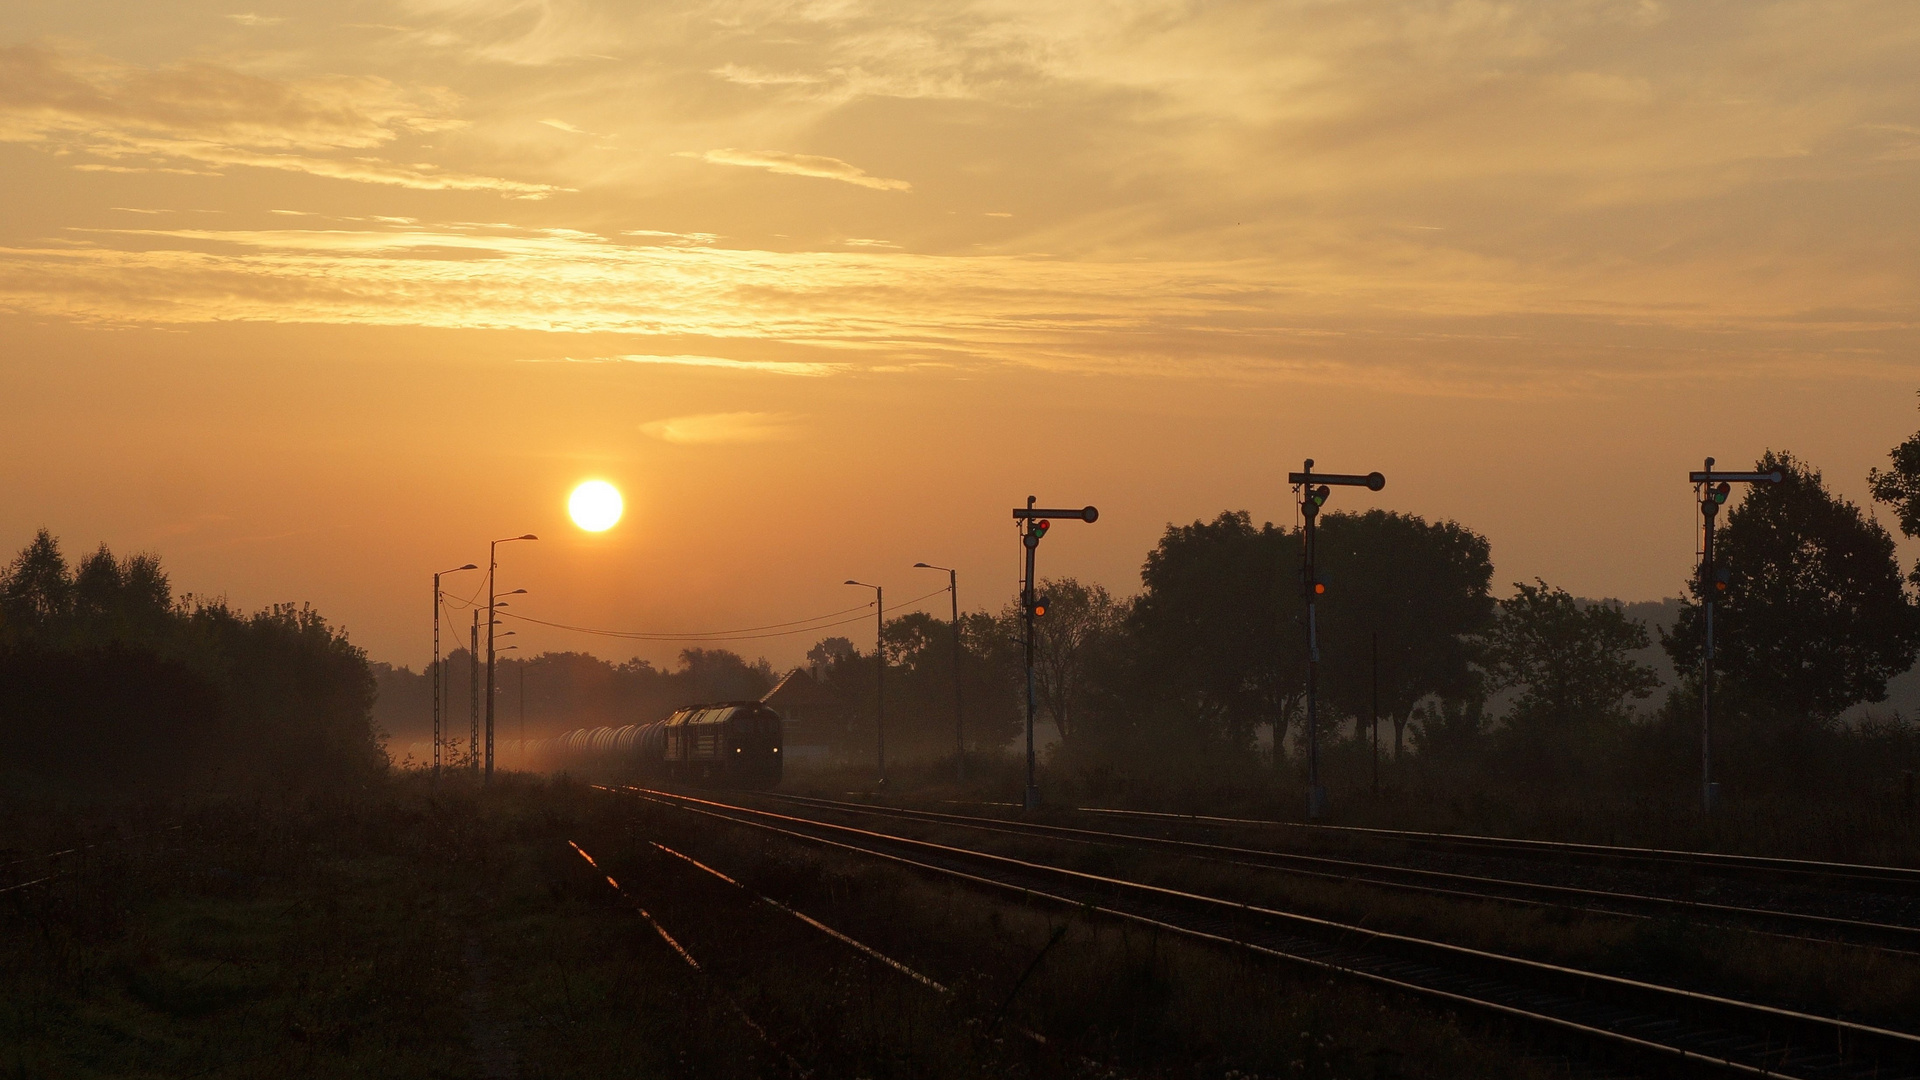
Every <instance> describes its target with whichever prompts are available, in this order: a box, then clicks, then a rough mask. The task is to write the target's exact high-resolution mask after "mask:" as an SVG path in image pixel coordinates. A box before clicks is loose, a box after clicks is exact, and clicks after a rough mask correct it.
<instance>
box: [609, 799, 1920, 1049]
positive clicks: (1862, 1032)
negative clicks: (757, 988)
mask: <svg viewBox="0 0 1920 1080" xmlns="http://www.w3.org/2000/svg"><path fill="white" fill-rule="evenodd" d="M626 790H627V791H629V792H632V793H634V794H636V795H639V796H640V797H642V798H646V799H648V800H649V801H652V802H656V803H660V804H662V805H667V806H677V807H679V808H681V809H687V810H694V811H695V812H699V813H704V814H707V815H708V816H713V817H719V818H721V819H723V820H728V821H732V822H735V823H737V824H743V825H749V826H757V827H761V828H769V829H772V830H773V831H776V832H782V833H785V834H787V835H790V836H795V837H798V838H800V839H805V840H809V841H812V842H816V843H822V844H828V845H831V846H835V847H841V848H845V849H847V850H852V851H858V852H862V853H865V854H869V855H874V856H878V857H882V858H888V859H893V860H895V861H899V862H904V863H909V864H912V865H917V866H921V867H924V868H926V869H928V870H932V871H935V872H938V873H942V874H947V875H950V876H958V877H962V878H966V879H968V880H973V881H977V882H982V883H985V884H991V885H994V886H997V887H1002V888H1009V889H1015V890H1018V891H1021V892H1025V893H1029V894H1033V895H1041V896H1045V897H1046V898H1048V899H1052V900H1057V901H1060V902H1062V903H1068V904H1073V905H1075V906H1089V902H1087V901H1084V900H1076V899H1072V898H1069V897H1064V896H1059V895H1056V894H1052V893H1048V892H1045V891H1043V890H1036V889H1033V888H1032V887H1031V886H1027V885H1021V884H1019V883H1017V882H1009V881H1005V880H997V879H994V878H991V877H984V876H983V875H978V874H969V873H966V872H964V871H959V870H956V869H954V868H952V867H942V866H939V865H937V864H931V863H925V862H923V861H921V860H913V859H907V858H904V857H902V856H898V855H893V854H889V853H887V852H882V851H875V850H874V849H873V848H872V847H870V846H867V845H871V844H873V843H876V842H877V843H881V844H897V845H902V846H905V847H908V848H912V849H918V850H921V851H925V852H931V853H934V854H935V855H936V856H944V857H957V858H960V859H963V860H971V861H978V862H986V863H989V864H992V865H994V866H997V867H999V868H1001V869H1003V870H1008V871H1014V872H1026V873H1037V874H1041V875H1051V876H1054V877H1061V878H1066V879H1068V880H1070V881H1075V882H1079V883H1082V884H1086V885H1093V886H1098V887H1102V888H1118V889H1122V890H1131V891H1134V892H1138V893H1142V894H1145V895H1147V896H1150V897H1154V898H1157V899H1161V900H1163V901H1165V900H1171V901H1178V902H1184V903H1189V904H1191V903H1198V904H1201V905H1209V906H1213V907H1219V908H1225V909H1228V910H1229V911H1231V912H1236V913H1243V914H1247V915H1255V916H1260V917H1263V918H1266V919H1270V920H1273V921H1276V922H1283V923H1292V924H1295V925H1299V926H1303V927H1306V928H1308V929H1309V932H1312V931H1318V932H1321V933H1327V932H1331V933H1333V934H1335V935H1336V936H1340V937H1357V938H1359V939H1361V940H1362V941H1365V942H1367V943H1369V944H1380V943H1384V944H1387V945H1397V946H1402V947H1408V948H1413V949H1415V950H1418V951H1423V952H1428V953H1439V954H1441V955H1445V956H1450V957H1453V958H1455V960H1456V961H1462V962H1469V963H1479V964H1484V965H1492V966H1495V967H1502V966H1504V967H1507V968H1510V969H1517V970H1518V971H1521V972H1524V973H1527V974H1529V975H1530V976H1532V977H1535V978H1538V977H1558V978H1572V979H1575V980H1578V981H1582V982H1585V983H1589V984H1593V985H1596V986H1598V987H1602V988H1612V989H1615V990H1620V991H1626V992H1630V993H1637V994H1640V995H1643V996H1648V997H1654V998H1663V999H1670V1000H1673V1001H1676V1002H1682V1003H1689V1004H1694V1005H1704V1006H1708V1007H1712V1008H1715V1009H1719V1010H1721V1011H1724V1012H1729V1013H1733V1014H1740V1015H1744V1016H1746V1017H1747V1018H1748V1019H1763V1020H1775V1021H1784V1022H1788V1023H1792V1024H1796V1025H1802V1026H1807V1027H1814V1028H1820V1029H1825V1030H1828V1031H1830V1032H1832V1033H1833V1034H1834V1036H1835V1038H1836V1040H1844V1038H1845V1037H1846V1036H1848V1035H1852V1036H1857V1037H1864V1038H1869V1039H1875V1040H1879V1041H1880V1042H1882V1043H1887V1044H1892V1045H1894V1046H1897V1047H1899V1048H1900V1049H1901V1050H1903V1051H1905V1052H1906V1053H1909V1054H1911V1053H1914V1052H1915V1051H1920V1035H1914V1034H1911V1033H1908V1032H1903V1031H1896V1030H1892V1029H1888V1028H1881V1027H1876V1026H1873V1025H1869V1024H1860V1023H1856V1022H1854V1021H1849V1020H1844V1019H1840V1018H1837V1017H1830V1016H1819V1015H1816V1014H1811V1013H1805V1012H1800V1011H1798V1010H1793V1009H1784V1008H1780V1007H1778V1006H1772V1005H1765V1004H1760V1003H1757V1002H1750V1001H1742V1000H1739V999H1736V998H1728V997H1723V996H1720V995H1715V994H1706V993H1701V992H1699V991H1692V990H1685V989H1681V988H1679V987H1672V986H1664V985H1661V984H1658V983H1649V982H1645V981H1642V980H1636V979H1628V978H1624V977H1621V976H1617V975H1608V974H1605V973H1602V972H1594V971H1587V970H1583V969H1580V968H1573V967H1568V966H1565V965H1558V964H1550V963H1546V962H1543V961H1537V960H1529V959H1526V958H1524V957H1515V956H1509V955H1505V954H1501V953H1495V952H1491V951H1488V950H1483V949H1475V948H1471V947H1468V946H1462V945H1454V944H1450V943H1446V942H1436V941H1429V940H1425V939H1421V938H1416V937H1412V936H1409V935H1402V934H1393V933H1388V932H1383V931H1377V930H1370V929H1367V928H1364V927H1358V926H1351V925H1348V924H1343V923H1339V922H1336V921H1334V920H1330V919H1322V918H1317V917H1314V916H1308V915H1300V914H1297V913H1293V912H1286V911H1279V910H1276V909H1273V908H1266V907H1262V906H1259V905H1255V904H1248V903H1243V902H1240V901H1235V900H1228V899H1223V898H1220V897H1214V896H1208V895H1205V894H1201V893H1193V892H1187V891H1184V890H1179V889H1171V888H1167V887H1164V886H1157V885H1148V884H1145V883H1142V882H1136V881H1129V880H1126V879H1122V878H1113V877H1107V876H1103V875H1098V874H1090V873H1087V872H1084V871H1079V870H1072V869H1068V868H1066V867H1060V866H1053V865H1049V864H1046V863H1036V862H1031V861H1028V860H1022V859H1014V858H1011V857H1008V856H1004V855H994V854H991V853H988V852H981V851H975V850H972V849H969V848H959V847H953V846H951V845H946V844H937V843H934V842H931V841H926V840H916V839H913V838H910V837H902V836H896V835H892V834H888V833H881V832H875V831H872V830H868V829H860V828H856V827H854V826H850V825H840V824H836V823H833V822H824V821H819V820H815V819H810V818H804V817H796V816H793V815H788V814H778V813H774V812H772V811H768V810H760V809H756V808H754V807H749V806H741V805H737V804H731V803H723V802H717V801H714V800H710V799H700V798H696V797H694V796H690V795H685V794H681V793H676V792H666V791H657V790H653V789H647V788H638V787H629V788H627V789H626ZM688 804H693V805H688ZM699 807H712V808H715V810H719V811H727V812H725V813H715V812H714V811H710V810H700V809H699ZM740 814H746V815H751V816H752V817H760V818H767V819H772V820H775V821H780V822H784V823H786V824H789V825H798V826H802V827H803V828H814V829H825V830H829V831H832V832H837V833H842V834H846V835H849V836H852V837H855V838H859V839H862V840H864V841H865V844H862V843H851V844H849V843H841V842H838V841H833V840H829V839H827V838H825V837H820V836H815V835H811V834H809V833H806V832H796V831H794V830H791V829H785V828H781V827H777V826H771V825H766V824H765V823H763V822H757V821H753V820H750V819H748V818H742V817H739V816H737V815H740ZM1091 906H1094V907H1095V908H1096V909H1097V910H1101V911H1103V912H1106V913H1108V914H1112V915H1116V916H1119V917H1122V918H1127V919H1132V920H1135V921H1140V922H1147V923H1152V924H1154V925H1157V926H1162V927H1163V928H1165V929H1169V930H1173V931H1176V932H1179V933H1182V934H1187V935H1190V936H1195V937H1201V938H1206V939H1208V940H1213V941H1217V942H1220V943H1223V944H1229V945H1233V946H1236V947H1241V948H1248V949H1252V950H1253V951H1256V952H1261V953H1264V954H1267V955H1272V956H1276V957H1279V958H1283V959H1288V960H1295V961H1299V962H1301V963H1305V964H1308V965H1311V966H1313V967H1317V968H1321V969H1323V970H1330V971H1337V972H1340V973H1343V974H1349V975H1353V976H1356V977H1360V978H1364V979H1366V980H1368V981H1371V982H1375V983H1379V984H1382V985H1389V986H1393V987H1396V988H1398V989H1402V990H1407V991H1411V992H1415V993H1419V994H1422V995H1426V996H1431V997H1438V998H1442V999H1445V1000H1450V1001H1455V1002H1458V1003H1461V1004H1468V1005H1472V1006H1475V1007H1477V1008H1484V1009H1489V1010H1492V1011H1495V1012H1499V1013H1502V1014H1505V1015H1509V1016H1514V1017H1520V1018H1525V1019H1529V1020H1534V1021H1538V1022H1541V1023H1545V1024H1549V1025H1551V1026H1554V1027H1557V1028H1560V1029H1564V1030H1572V1031H1578V1032H1580V1033H1582V1034H1585V1035H1589V1036H1592V1037H1595V1038H1599V1039H1603V1040H1606V1041H1610V1042H1614V1043H1619V1044H1624V1045H1631V1046H1634V1047H1637V1048H1640V1049H1645V1050H1652V1051H1657V1052H1659V1053H1661V1054H1664V1055H1668V1056H1677V1057H1680V1058H1682V1059H1684V1060H1688V1061H1693V1062H1697V1063H1703V1064H1711V1065H1714V1066H1716V1067H1722V1068H1727V1069H1730V1070H1733V1071H1736V1072H1742V1073H1746V1074H1748V1075H1758V1076H1790V1075H1794V1074H1792V1073H1786V1072H1783V1071H1782V1069H1781V1066H1780V1065H1768V1064H1764V1063H1762V1064H1754V1063H1752V1062H1750V1061H1739V1060H1735V1059H1734V1058H1732V1057H1731V1056H1728V1055H1724V1054H1723V1055H1716V1054H1710V1053H1702V1052H1700V1051H1698V1050H1695V1049H1690V1048H1688V1047H1686V1046H1681V1045H1676V1044H1675V1043H1672V1042H1661V1041H1657V1040H1652V1039H1646V1038H1641V1037H1640V1036H1638V1035H1634V1034H1630V1033H1627V1032H1623V1031H1616V1030H1612V1029H1609V1028H1604V1027H1596V1026H1594V1025H1592V1024H1587V1023H1582V1022H1580V1021H1579V1020H1576V1019H1570V1018H1568V1017H1565V1016H1555V1015H1553V1014H1551V1013H1544V1012H1540V1011H1538V1009H1527V1008H1522V1007H1518V1006H1515V1005H1509V1004H1506V1003H1503V1002H1500V1001H1496V1000H1491V999H1490V998H1489V997H1487V996H1485V994H1484V992H1483V993H1482V994H1481V995H1478V996H1476V995H1475V994H1464V993H1458V992H1456V991H1451V990H1447V989H1445V988H1444V987H1437V986H1432V985H1426V984H1423V983H1420V982H1416V981H1411V980H1409V979H1405V978H1394V977H1392V976H1390V975H1385V974H1382V973H1380V972H1377V971H1369V970H1367V969H1366V968H1365V967H1362V966H1358V964H1356V963H1353V962H1348V963H1340V962H1337V961H1330V960H1328V959H1326V958H1325V957H1313V956H1307V955H1304V954H1302V953H1300V952H1297V951H1292V952H1290V951H1287V950H1283V949H1276V948H1273V947H1270V946H1264V945H1259V944H1258V943H1255V942H1250V941H1247V940H1245V939H1243V938H1236V937H1232V936H1229V935H1221V934H1212V933H1211V932H1209V931H1204V930H1199V929H1196V928H1194V927H1191V926H1182V925H1180V924H1178V923H1172V922H1168V921H1167V920H1164V919H1154V918H1152V917H1149V916H1145V915H1141V914H1140V913H1138V912H1129V911H1127V910H1125V909H1123V908H1114V907H1110V906H1106V905H1091ZM1322 944H1324V943H1322ZM1357 959H1359V960H1374V961H1379V962H1381V963H1382V966H1391V965H1392V964H1394V963H1395V961H1393V960H1392V958H1391V957H1381V956H1377V955H1376V956H1368V955H1366V954H1364V953H1362V954H1359V956H1358V957H1357ZM1398 963H1399V964H1400V966H1401V967H1405V966H1406V965H1405V963H1404V961H1402V962H1398ZM1438 974H1439V975H1441V976H1445V975H1447V974H1449V972H1448V971H1447V970H1446V969H1444V968H1442V969H1440V970H1439V972H1438ZM1483 990H1484V987H1483ZM1536 994H1537V991H1536ZM1635 1019H1636V1022H1638V1023H1643V1024H1646V1023H1651V1024H1655V1025H1658V1024H1660V1023H1662V1022H1663V1021H1664V1020H1667V1019H1670V1018H1666V1017H1660V1016H1648V1015H1641V1016H1639V1017H1637V1018H1635ZM1693 1034H1695V1035H1699V1034H1711V1035H1719V1036H1721V1038H1720V1040H1719V1041H1721V1042H1722V1043H1723V1044H1724V1043H1732V1042H1739V1041H1741V1039H1742V1038H1743V1036H1741V1035H1739V1034H1737V1033H1733V1032H1726V1031H1724V1029H1717V1030H1714V1031H1709V1032H1704V1033H1703V1032H1700V1031H1698V1030H1697V1029H1696V1031H1695V1032H1693ZM1766 1045H1767V1050H1768V1054H1769V1056H1777V1057H1778V1058H1779V1060H1780V1062H1781V1063H1782V1064H1784V1063H1785V1062H1786V1060H1787V1059H1789V1058H1791V1057H1793V1056H1794V1055H1795V1053H1796V1052H1797V1053H1801V1054H1807V1055H1819V1054H1820V1052H1818V1051H1813V1050H1811V1049H1810V1048H1807V1047H1805V1046H1804V1045H1803V1046H1794V1045H1787V1046H1785V1047H1784V1048H1782V1049H1781V1050H1780V1051H1778V1052H1777V1053H1776V1052H1775V1051H1773V1050H1772V1044H1771V1041H1770V1040H1769V1042H1768V1043H1767V1044H1766ZM1835 1064H1840V1062H1839V1061H1838V1060H1836V1062H1835ZM1860 1075H1869V1074H1868V1073H1866V1072H1862V1073H1861V1074H1860ZM1872 1075H1884V1074H1883V1073H1881V1072H1880V1071H1879V1066H1878V1065H1875V1066H1874V1070H1873V1073H1872Z"/></svg>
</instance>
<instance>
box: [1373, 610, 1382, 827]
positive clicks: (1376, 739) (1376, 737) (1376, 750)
mask: <svg viewBox="0 0 1920 1080" xmlns="http://www.w3.org/2000/svg"><path fill="white" fill-rule="evenodd" d="M1373 793H1374V794H1375V795H1378V794H1380V631H1378V630H1375V631H1374V632H1373Z"/></svg>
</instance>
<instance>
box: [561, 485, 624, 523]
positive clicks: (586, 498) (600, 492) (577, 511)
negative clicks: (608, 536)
mask: <svg viewBox="0 0 1920 1080" xmlns="http://www.w3.org/2000/svg"><path fill="white" fill-rule="evenodd" d="M625 508H626V504H625V503H624V502H623V501H622V500H621V498H620V490H619V489H618V488H616V487H614V486H613V485H612V484H609V483H607V482H606V481H605V480H589V481H587V482H586V483H584V484H581V485H580V486H579V487H577V488H574V489H573V494H572V495H570V496H568V498H567V513H568V514H569V515H570V516H571V517H572V518H573V523H574V524H575V525H578V526H580V527H581V528H583V529H585V530H587V531H588V532H605V531H607V530H608V529H611V528H613V526H614V523H615V522H618V521H619V520H620V514H621V511H622V510H624V509H625Z"/></svg>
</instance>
